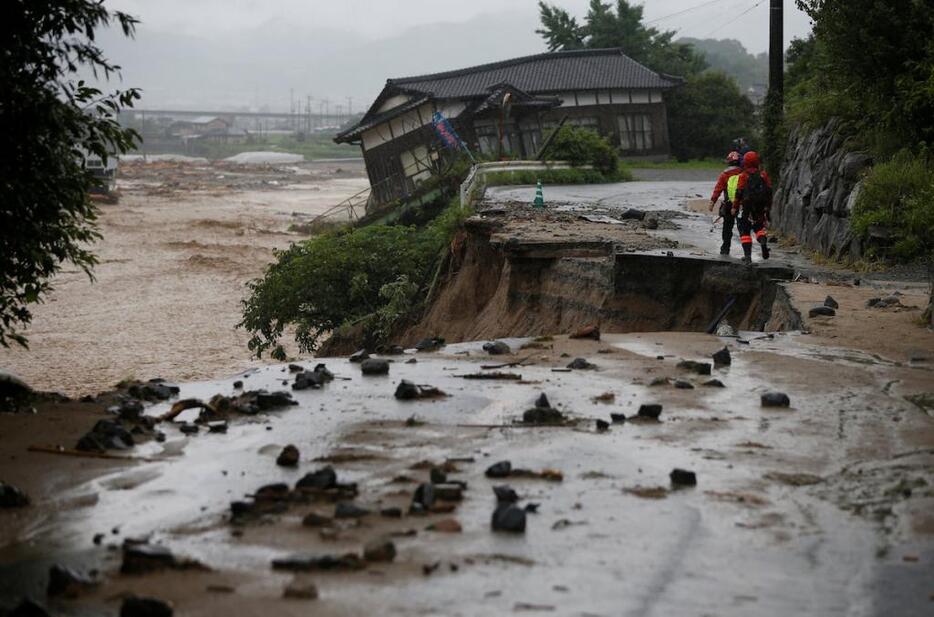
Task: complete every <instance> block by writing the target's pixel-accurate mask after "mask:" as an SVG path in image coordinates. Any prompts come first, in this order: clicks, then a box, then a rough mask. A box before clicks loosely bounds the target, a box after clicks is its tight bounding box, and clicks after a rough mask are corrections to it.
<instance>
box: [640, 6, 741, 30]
mask: <svg viewBox="0 0 934 617" xmlns="http://www.w3.org/2000/svg"><path fill="white" fill-rule="evenodd" d="M718 2H723V0H708V1H707V2H702V3H701V4H695V5H694V6H689V7H688V8H686V9H681V10H680V11H677V12H674V13H669V14H668V15H663V16H662V17H656V18H655V19H651V20H649V21H647V22H644V25H646V26H648V25H651V24H655V23H658V22H660V21H665V20H666V19H669V18H671V17H677V16H678V15H683V14H685V13H690V12H691V11H693V10H695V9H702V8H704V7H705V6H710V5H711V4H717V3H718Z"/></svg>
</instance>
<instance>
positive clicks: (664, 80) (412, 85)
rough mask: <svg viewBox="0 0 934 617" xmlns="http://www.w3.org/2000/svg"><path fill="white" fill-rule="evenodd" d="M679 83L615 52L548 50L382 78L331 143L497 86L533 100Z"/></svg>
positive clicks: (477, 96)
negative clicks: (398, 100) (363, 108)
mask: <svg viewBox="0 0 934 617" xmlns="http://www.w3.org/2000/svg"><path fill="white" fill-rule="evenodd" d="M681 82H682V79H681V78H680V77H672V76H670V75H663V74H660V73H656V72H655V71H653V70H651V69H649V68H647V67H645V66H643V65H641V64H639V63H638V62H636V61H635V60H633V59H632V58H630V57H629V56H627V55H626V54H624V53H623V52H622V50H621V49H619V48H612V49H580V50H574V51H557V52H549V53H544V54H537V55H534V56H524V57H522V58H513V59H511V60H503V61H501V62H493V63H491V64H481V65H478V66H472V67H469V68H466V69H458V70H456V71H446V72H444V73H432V74H430V75H418V76H415V77H402V78H399V79H387V80H386V86H385V88H383V93H382V94H381V95H380V96H379V97H378V98H377V99H376V101H375V102H374V104H373V106H372V107H371V110H370V111H369V112H367V114H366V115H364V117H363V118H362V119H361V120H360V122H359V123H358V124H356V125H354V126H352V127H350V128H348V129H347V130H345V131H343V132H342V133H339V134H338V135H337V137H336V138H335V141H337V142H338V143H341V142H346V141H352V140H354V139H356V138H358V137H359V136H360V134H361V133H362V132H363V131H366V130H367V129H369V128H371V127H373V126H375V125H377V124H380V123H382V122H385V121H386V120H387V119H390V118H393V117H395V116H397V115H399V114H401V113H403V112H405V111H408V110H410V109H413V108H414V107H416V106H418V105H420V104H421V103H422V102H424V101H425V100H427V99H429V98H431V99H480V98H482V99H487V98H488V97H490V95H491V92H493V90H494V89H496V87H497V86H502V85H508V86H510V87H512V88H513V89H517V90H519V91H521V92H523V93H528V94H529V95H532V96H533V97H534V96H536V95H541V94H557V93H560V92H569V91H574V90H607V89H620V90H638V89H651V90H662V89H666V88H673V87H675V86H677V85H679V84H680V83H681ZM400 92H405V93H408V94H411V95H415V97H414V99H413V100H411V101H409V102H407V103H405V104H403V105H400V106H399V107H396V108H394V109H390V110H388V111H385V112H374V111H373V110H375V109H376V108H377V107H378V104H379V103H381V102H382V101H384V100H385V98H386V97H388V96H390V95H392V94H398V93H400ZM478 104H482V103H480V102H478ZM542 104H544V103H542Z"/></svg>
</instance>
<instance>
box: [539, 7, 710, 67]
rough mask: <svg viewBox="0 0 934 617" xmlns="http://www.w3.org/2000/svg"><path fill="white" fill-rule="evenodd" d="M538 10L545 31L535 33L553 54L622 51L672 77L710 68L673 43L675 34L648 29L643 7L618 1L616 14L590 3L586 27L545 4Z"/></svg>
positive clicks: (684, 46) (687, 47) (688, 49)
mask: <svg viewBox="0 0 934 617" xmlns="http://www.w3.org/2000/svg"><path fill="white" fill-rule="evenodd" d="M538 10H539V17H540V19H541V24H542V27H541V28H540V29H538V30H536V32H537V33H538V34H541V35H542V37H544V39H545V41H546V43H547V44H548V49H549V50H551V51H556V50H567V49H583V48H590V49H601V48H607V47H620V48H622V50H623V52H624V53H625V54H626V55H627V56H629V57H630V58H632V59H633V60H635V61H636V62H641V63H642V64H645V65H646V66H648V67H649V68H651V69H653V70H655V71H658V72H661V73H667V74H670V75H681V76H685V75H692V74H694V73H698V72H700V71H702V70H704V68H706V66H707V64H706V62H705V61H704V58H703V56H701V55H699V54H698V53H696V52H695V51H694V49H693V48H692V47H691V45H690V44H688V43H682V42H675V41H674V40H673V39H674V36H675V32H674V31H666V32H662V31H659V30H658V29H656V28H647V27H645V25H644V24H643V23H642V6H641V5H638V4H630V3H629V2H627V0H617V2H616V7H615V10H614V9H613V7H612V5H610V4H606V3H603V2H601V1H600V0H590V7H589V10H588V11H587V17H586V22H585V23H584V24H580V23H578V21H577V19H576V18H574V17H572V16H571V15H570V14H569V13H568V12H567V11H566V10H564V9H561V8H558V7H556V6H552V5H550V4H548V3H546V2H544V1H543V0H539V3H538Z"/></svg>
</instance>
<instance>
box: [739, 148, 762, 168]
mask: <svg viewBox="0 0 934 617" xmlns="http://www.w3.org/2000/svg"><path fill="white" fill-rule="evenodd" d="M758 166H759V155H758V154H757V153H755V152H753V151H752V150H750V151H749V152H747V153H746V154H745V155H744V156H743V167H758Z"/></svg>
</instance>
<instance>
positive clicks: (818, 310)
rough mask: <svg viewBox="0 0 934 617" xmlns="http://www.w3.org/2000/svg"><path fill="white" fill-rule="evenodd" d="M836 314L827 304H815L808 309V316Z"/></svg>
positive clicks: (831, 315)
mask: <svg viewBox="0 0 934 617" xmlns="http://www.w3.org/2000/svg"><path fill="white" fill-rule="evenodd" d="M836 314H837V311H835V310H833V309H832V308H830V307H829V306H824V305H821V306H815V307H812V308H811V310H809V311H808V317H833V316H834V315H836Z"/></svg>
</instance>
